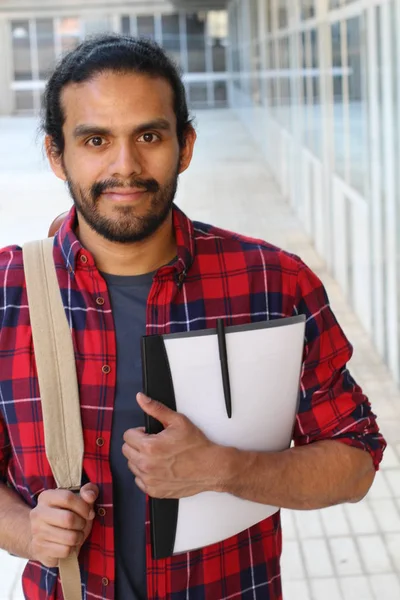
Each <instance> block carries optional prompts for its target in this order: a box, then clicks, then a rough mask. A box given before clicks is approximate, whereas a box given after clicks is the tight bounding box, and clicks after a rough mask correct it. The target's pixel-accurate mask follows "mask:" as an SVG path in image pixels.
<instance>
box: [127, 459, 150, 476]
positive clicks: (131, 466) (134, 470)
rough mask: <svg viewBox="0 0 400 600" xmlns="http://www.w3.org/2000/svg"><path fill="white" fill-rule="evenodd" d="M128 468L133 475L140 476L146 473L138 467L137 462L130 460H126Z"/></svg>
mask: <svg viewBox="0 0 400 600" xmlns="http://www.w3.org/2000/svg"><path fill="white" fill-rule="evenodd" d="M128 468H129V470H130V471H131V472H132V473H133V474H134V475H135V477H140V478H142V477H145V475H146V473H143V471H142V470H141V469H140V467H138V466H137V464H135V463H132V462H130V461H128Z"/></svg>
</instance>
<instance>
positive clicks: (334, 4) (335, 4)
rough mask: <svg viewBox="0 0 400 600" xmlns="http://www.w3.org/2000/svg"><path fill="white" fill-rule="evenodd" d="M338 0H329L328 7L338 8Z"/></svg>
mask: <svg viewBox="0 0 400 600" xmlns="http://www.w3.org/2000/svg"><path fill="white" fill-rule="evenodd" d="M339 6H340V0H329V8H330V9H332V8H339Z"/></svg>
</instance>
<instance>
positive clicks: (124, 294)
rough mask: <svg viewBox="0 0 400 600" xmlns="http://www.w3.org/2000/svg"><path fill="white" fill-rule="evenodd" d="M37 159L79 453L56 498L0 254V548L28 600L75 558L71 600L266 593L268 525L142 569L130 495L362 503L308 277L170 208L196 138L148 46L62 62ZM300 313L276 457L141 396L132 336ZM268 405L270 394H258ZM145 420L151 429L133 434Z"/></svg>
mask: <svg viewBox="0 0 400 600" xmlns="http://www.w3.org/2000/svg"><path fill="white" fill-rule="evenodd" d="M44 102H45V112H44V123H43V126H44V130H45V133H46V137H45V145H46V151H47V156H48V158H49V161H50V165H51V168H52V169H53V171H54V173H55V174H56V176H57V177H60V178H61V179H63V180H64V181H66V182H67V184H68V187H69V190H70V193H71V196H72V198H73V201H74V208H73V209H72V210H71V212H70V213H69V216H68V218H67V219H66V221H65V222H64V223H63V225H62V226H61V228H60V230H59V231H58V233H57V235H56V236H55V242H54V259H55V263H56V267H57V273H58V280H59V285H60V290H61V295H62V299H63V303H64V307H65V311H66V316H67V318H68V321H69V323H70V327H71V332H72V337H73V342H74V348H75V354H76V365H77V374H78V380H79V389H80V401H81V413H82V425H83V431H84V440H85V457H84V463H83V467H84V472H85V481H84V482H82V483H83V486H82V489H81V492H80V495H79V496H76V495H74V494H73V493H72V492H69V491H65V490H57V489H55V487H56V486H55V482H54V479H53V477H52V475H51V471H50V467H49V464H48V462H47V460H46V457H45V454H44V439H43V424H42V416H41V409H40V401H39V389H38V382H37V374H36V367H35V360H34V353H33V351H32V335H31V329H30V323H29V313H28V307H27V298H26V290H25V281H24V274H23V265H22V257H21V249H20V248H18V247H9V248H5V249H3V250H2V252H1V253H0V282H1V283H0V290H1V292H0V293H1V295H0V475H1V481H2V483H1V484H0V546H1V547H3V548H5V549H6V550H8V551H9V552H11V553H13V554H16V555H19V556H22V557H25V558H28V559H29V563H28V565H27V568H26V570H25V573H24V577H23V586H24V590H25V595H26V597H27V598H29V599H32V600H33V599H35V600H41V599H45V598H46V599H52V600H53V599H54V600H55V599H60V598H62V592H61V587H60V581H59V579H58V570H57V564H58V560H59V559H60V558H63V557H66V556H68V554H69V553H70V552H71V549H74V548H78V550H79V561H80V566H81V573H82V584H83V587H82V590H83V596H84V598H88V599H89V598H102V599H106V598H107V600H112V599H113V598H118V599H119V600H144V599H145V598H149V599H150V600H155V599H158V600H166V599H171V600H184V599H187V598H190V599H191V600H200V599H207V600H224V599H226V600H227V599H228V598H238V599H239V598H242V599H245V598H250V597H251V598H253V599H261V598H262V599H263V600H265V599H270V600H279V599H280V598H282V592H281V581H280V569H279V558H280V553H281V529H280V517H279V512H278V513H276V514H275V515H273V516H272V517H270V518H269V519H267V520H265V521H264V522H261V523H259V524H257V525H255V526H254V527H252V528H251V529H249V530H248V531H244V532H242V533H240V534H239V535H237V536H234V537H233V538H231V539H229V540H226V541H224V542H222V543H221V544H215V545H213V546H209V547H207V548H203V549H199V550H197V551H194V552H190V553H186V554H180V555H176V556H173V557H171V558H169V559H166V560H159V561H155V560H153V559H152V556H151V552H150V545H149V529H148V526H149V525H148V522H147V524H146V531H145V520H146V519H145V500H146V497H147V496H152V497H156V498H183V497H186V496H191V495H193V494H197V493H199V492H202V491H206V490H214V491H216V492H229V493H231V494H234V495H236V496H238V497H241V498H247V499H250V500H253V501H256V502H261V503H265V504H268V505H275V506H282V507H287V508H292V509H314V508H321V507H325V506H330V505H333V504H337V503H340V502H356V501H358V500H360V499H361V498H362V497H363V496H364V495H365V494H366V493H367V491H368V489H369V487H370V486H371V484H372V481H373V479H374V473H375V470H376V469H377V468H378V465H379V462H380V461H381V459H382V453H383V450H384V447H385V442H384V440H383V438H382V436H381V435H380V433H379V430H378V427H377V424H376V420H375V415H374V414H373V413H372V412H371V408H370V405H369V402H368V400H367V398H366V397H365V396H364V395H363V394H362V392H361V390H360V388H359V387H358V386H357V385H356V383H355V382H354V380H353V379H352V378H351V376H350V374H349V372H348V370H347V369H346V363H347V361H348V360H349V358H350V356H351V353H352V349H351V346H350V344H349V342H348V341H347V339H346V338H345V336H344V334H343V332H342V330H341V329H340V327H339V325H338V324H337V322H336V320H335V318H334V316H333V314H332V312H331V310H330V307H329V304H328V300H327V297H326V294H325V291H324V288H323V286H322V284H321V282H320V281H319V280H318V278H317V277H316V276H315V275H314V274H313V273H312V272H311V271H310V270H309V269H308V268H307V267H306V266H305V265H304V264H303V263H302V262H301V260H300V259H299V258H298V257H296V256H293V255H291V254H288V253H285V252H284V251H282V250H279V249H278V248H276V247H273V246H271V245H269V244H267V243H265V242H261V241H260V240H252V239H248V238H245V237H242V236H240V235H237V234H232V233H229V232H226V231H223V230H220V229H217V228H215V227H212V226H210V225H205V224H200V223H192V222H191V221H190V220H189V219H188V218H187V217H186V216H185V215H183V214H182V212H180V211H179V210H178V208H177V207H175V206H174V204H173V199H174V196H175V192H176V187H177V180H178V175H179V174H180V173H182V172H183V171H184V170H185V169H187V168H188V166H189V164H190V161H191V157H192V152H193V147H194V144H195V139H196V134H195V132H194V129H193V127H192V124H191V122H190V120H189V117H188V110H187V105H186V99H185V92H184V88H183V85H182V82H181V81H180V78H179V76H178V74H177V72H176V70H175V68H174V66H173V65H172V64H171V63H170V61H169V60H168V58H167V57H166V56H165V55H164V53H163V52H162V50H161V49H160V48H158V47H157V46H156V45H153V44H151V43H150V42H145V41H138V40H135V39H133V38H128V37H119V36H103V37H99V38H95V39H92V40H89V41H86V42H84V43H83V44H81V46H79V47H78V48H77V49H76V50H74V51H73V52H71V53H70V54H69V55H67V56H66V57H65V58H64V59H63V60H62V61H61V63H60V65H59V66H58V67H57V68H56V70H55V72H54V74H53V75H52V77H51V78H50V80H49V82H48V85H47V88H46V93H45V98H44ZM298 313H302V314H305V315H306V317H307V326H306V342H305V351H304V364H303V369H302V380H301V402H300V409H299V412H298V415H297V420H296V427H295V432H294V441H295V444H296V447H294V448H291V449H288V450H286V451H283V452H275V453H257V452H244V451H239V450H237V449H235V448H227V447H221V446H218V445H216V444H214V443H211V442H210V441H209V440H208V439H207V438H206V437H205V436H204V435H203V433H202V432H201V431H199V430H198V429H197V428H196V427H195V426H194V425H193V424H192V423H190V422H189V421H188V420H187V419H186V418H185V417H184V416H183V415H180V414H176V413H174V412H172V411H170V410H168V409H167V408H165V407H163V406H162V405H160V404H158V403H157V401H156V400H150V399H148V398H146V397H144V396H143V395H142V394H139V395H138V397H137V403H136V402H135V400H134V396H135V394H136V392H138V391H140V389H141V365H140V352H139V342H140V338H141V336H142V335H143V334H145V333H147V334H151V333H155V332H157V333H160V332H161V333H163V332H178V331H187V330H188V329H204V328H207V327H215V322H216V318H218V317H221V316H222V317H223V318H224V319H225V321H226V323H227V324H241V323H248V322H251V321H260V320H266V319H272V318H280V317H285V316H292V315H294V314H298ZM277 402H279V398H277ZM144 413H147V414H149V415H152V416H154V417H155V418H157V419H158V420H159V421H161V422H162V423H163V425H164V426H165V430H164V431H163V432H162V433H161V434H159V435H156V436H147V435H146V434H145V433H144V431H143V427H142V426H143V421H144V417H143V415H144Z"/></svg>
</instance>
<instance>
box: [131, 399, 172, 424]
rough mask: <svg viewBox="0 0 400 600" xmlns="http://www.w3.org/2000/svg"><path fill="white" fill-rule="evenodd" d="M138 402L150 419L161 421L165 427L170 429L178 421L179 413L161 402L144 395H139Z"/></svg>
mask: <svg viewBox="0 0 400 600" xmlns="http://www.w3.org/2000/svg"><path fill="white" fill-rule="evenodd" d="M136 400H137V402H138V404H139V406H140V408H141V409H142V410H144V412H145V413H147V414H148V415H150V417H154V419H157V421H160V423H161V424H162V425H163V426H164V427H168V426H169V425H172V424H173V423H174V422H175V421H176V418H177V413H176V412H175V411H174V410H171V409H170V408H168V407H167V406H165V405H164V404H162V403H161V402H158V401H157V400H152V399H151V398H149V397H148V396H145V395H144V394H142V393H139V394H137V396H136Z"/></svg>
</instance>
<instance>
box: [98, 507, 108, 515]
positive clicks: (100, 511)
mask: <svg viewBox="0 0 400 600" xmlns="http://www.w3.org/2000/svg"><path fill="white" fill-rule="evenodd" d="M97 514H98V515H99V517H104V516H105V514H106V509H105V508H99V510H98V511H97Z"/></svg>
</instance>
